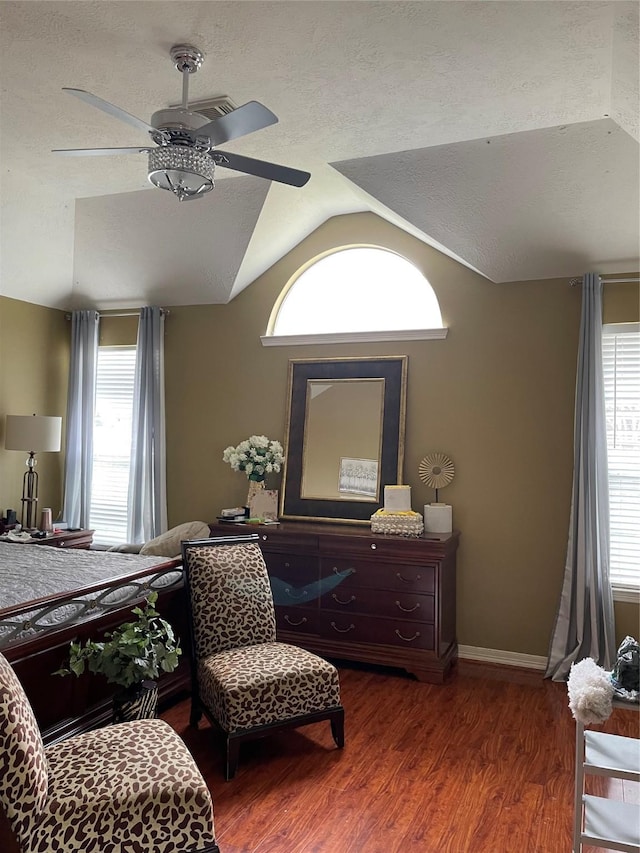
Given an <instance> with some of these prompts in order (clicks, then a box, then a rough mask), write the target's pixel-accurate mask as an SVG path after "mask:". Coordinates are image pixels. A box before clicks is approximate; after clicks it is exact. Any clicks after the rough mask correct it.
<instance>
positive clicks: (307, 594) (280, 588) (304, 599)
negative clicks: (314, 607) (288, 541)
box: [264, 554, 320, 606]
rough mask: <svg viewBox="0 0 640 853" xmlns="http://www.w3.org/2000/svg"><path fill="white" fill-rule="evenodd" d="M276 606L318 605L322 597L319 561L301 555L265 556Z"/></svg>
mask: <svg viewBox="0 0 640 853" xmlns="http://www.w3.org/2000/svg"><path fill="white" fill-rule="evenodd" d="M264 556H265V562H266V564H267V569H268V571H269V579H270V581H271V591H272V593H273V600H274V603H275V604H276V606H283V605H293V606H297V605H302V604H308V603H309V602H312V601H313V602H315V603H316V604H317V601H318V598H319V597H320V587H319V583H318V581H319V569H318V563H317V560H315V559H314V558H309V557H305V556H304V555H301V554H265V555H264Z"/></svg>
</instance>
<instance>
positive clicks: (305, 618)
mask: <svg viewBox="0 0 640 853" xmlns="http://www.w3.org/2000/svg"><path fill="white" fill-rule="evenodd" d="M284 621H285V622H287V623H288V624H289V625H292V626H293V627H294V628H297V627H298V625H304V623H305V622H306V621H307V617H306V616H303V617H302V619H301V620H300V621H299V622H294V621H293V619H290V618H289V617H288V616H287V615H286V614H285V617H284Z"/></svg>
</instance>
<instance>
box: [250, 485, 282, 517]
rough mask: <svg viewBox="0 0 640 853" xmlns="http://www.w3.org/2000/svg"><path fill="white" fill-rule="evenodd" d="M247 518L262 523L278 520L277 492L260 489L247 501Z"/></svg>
mask: <svg viewBox="0 0 640 853" xmlns="http://www.w3.org/2000/svg"><path fill="white" fill-rule="evenodd" d="M249 518H261V519H264V521H277V520H278V492H277V490H275V489H260V491H259V492H256V494H255V495H254V496H253V497H252V498H251V500H250V501H249Z"/></svg>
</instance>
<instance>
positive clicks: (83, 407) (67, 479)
mask: <svg viewBox="0 0 640 853" xmlns="http://www.w3.org/2000/svg"><path fill="white" fill-rule="evenodd" d="M99 323H100V315H99V314H98V312H97V311H74V312H73V314H72V315H71V363H70V367H69V390H68V395H67V422H66V441H65V472H64V509H63V515H64V521H66V522H67V524H68V525H69V527H84V528H88V527H89V512H90V509H91V478H92V474H93V412H94V406H95V397H96V370H97V365H98V328H99Z"/></svg>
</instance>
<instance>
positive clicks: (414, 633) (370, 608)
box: [210, 521, 459, 683]
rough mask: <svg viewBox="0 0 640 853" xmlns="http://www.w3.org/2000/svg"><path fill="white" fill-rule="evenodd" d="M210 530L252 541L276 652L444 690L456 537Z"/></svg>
mask: <svg viewBox="0 0 640 853" xmlns="http://www.w3.org/2000/svg"><path fill="white" fill-rule="evenodd" d="M210 527H211V532H212V534H213V535H214V536H220V535H223V536H229V535H238V534H241V533H257V534H258V536H259V541H260V546H261V548H262V552H263V554H264V558H265V562H266V564H267V568H268V570H269V575H270V577H271V583H272V588H273V593H274V601H275V604H276V619H277V626H278V639H279V640H281V641H282V642H290V643H295V644H296V645H300V646H303V647H304V648H307V649H309V650H310V651H313V652H316V653H317V654H320V655H323V656H325V657H333V658H342V659H344V660H354V661H363V662H366V663H374V664H382V665H385V666H393V667H400V668H403V669H405V670H407V671H408V672H410V673H413V674H414V675H415V676H416V677H417V678H418V679H420V680H421V681H430V682H435V683H441V682H442V681H444V679H445V677H446V675H447V673H448V671H449V670H450V668H451V667H452V665H453V664H454V662H455V660H456V658H457V653H458V646H457V641H456V550H457V547H458V538H459V534H458V533H457V532H453V533H446V534H437V533H434V534H424V535H422V536H420V537H415V538H414V537H411V538H407V537H402V536H391V535H384V534H376V533H372V532H371V530H370V528H369V527H368V526H367V527H365V526H356V525H349V524H325V523H311V522H297V521H291V522H281V523H280V524H278V525H255V526H254V525H247V524H227V523H224V522H222V523H217V524H211V525H210Z"/></svg>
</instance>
